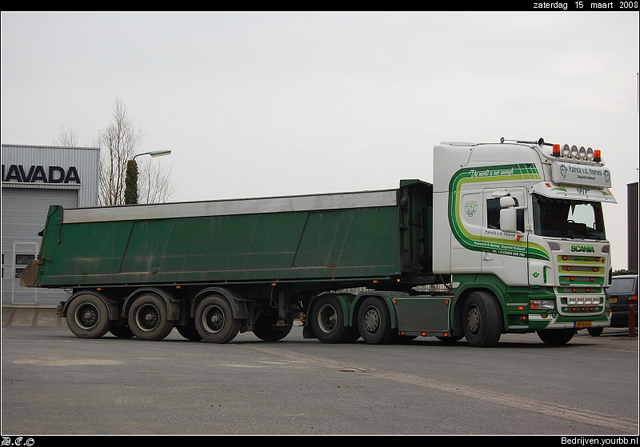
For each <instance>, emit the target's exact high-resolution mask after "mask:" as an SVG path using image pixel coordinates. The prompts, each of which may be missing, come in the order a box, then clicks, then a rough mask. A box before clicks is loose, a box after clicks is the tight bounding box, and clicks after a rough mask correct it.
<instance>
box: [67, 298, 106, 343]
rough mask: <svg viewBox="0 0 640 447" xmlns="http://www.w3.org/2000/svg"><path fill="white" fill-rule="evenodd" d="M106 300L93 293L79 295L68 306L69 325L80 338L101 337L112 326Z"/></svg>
mask: <svg viewBox="0 0 640 447" xmlns="http://www.w3.org/2000/svg"><path fill="white" fill-rule="evenodd" d="M111 324H112V322H111V320H109V312H108V310H107V306H106V305H105V303H104V301H102V300H101V299H100V298H99V297H97V296H95V295H91V294H83V295H78V296H77V297H75V298H74V299H73V301H71V303H69V307H68V308H67V326H69V329H70V330H71V332H73V333H74V334H75V335H76V336H78V337H80V338H100V337H102V336H103V335H104V334H106V333H107V332H108V331H109V329H110V328H111Z"/></svg>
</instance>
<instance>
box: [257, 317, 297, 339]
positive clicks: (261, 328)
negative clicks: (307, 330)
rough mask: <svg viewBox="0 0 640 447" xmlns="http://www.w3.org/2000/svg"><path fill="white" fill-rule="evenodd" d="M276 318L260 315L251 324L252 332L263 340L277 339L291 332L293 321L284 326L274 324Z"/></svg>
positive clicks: (276, 320)
mask: <svg viewBox="0 0 640 447" xmlns="http://www.w3.org/2000/svg"><path fill="white" fill-rule="evenodd" d="M277 322H278V318H277V317H276V316H272V315H261V316H259V317H258V319H257V320H256V322H255V324H254V326H253V334H254V335H255V336H256V337H258V338H259V339H260V340H263V341H278V340H282V339H283V338H285V337H286V336H287V335H289V332H291V328H292V327H293V323H292V322H291V321H289V323H291V324H287V325H286V326H276V323H277Z"/></svg>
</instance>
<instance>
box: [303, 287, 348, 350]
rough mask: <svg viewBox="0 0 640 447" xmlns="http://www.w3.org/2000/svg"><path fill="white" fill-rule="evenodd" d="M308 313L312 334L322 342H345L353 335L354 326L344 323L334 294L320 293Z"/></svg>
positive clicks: (342, 314) (338, 301)
mask: <svg viewBox="0 0 640 447" xmlns="http://www.w3.org/2000/svg"><path fill="white" fill-rule="evenodd" d="M309 315H310V320H309V325H310V326H311V330H312V331H313V335H314V336H315V337H316V338H317V339H318V340H320V341H321V342H322V343H345V342H348V341H352V340H353V338H354V337H355V334H354V330H355V328H353V327H351V326H345V325H344V311H343V309H342V305H341V304H340V300H339V299H338V297H336V296H335V295H331V294H327V295H320V296H319V297H318V298H317V299H316V300H315V301H314V302H313V305H312V306H311V310H310V312H309Z"/></svg>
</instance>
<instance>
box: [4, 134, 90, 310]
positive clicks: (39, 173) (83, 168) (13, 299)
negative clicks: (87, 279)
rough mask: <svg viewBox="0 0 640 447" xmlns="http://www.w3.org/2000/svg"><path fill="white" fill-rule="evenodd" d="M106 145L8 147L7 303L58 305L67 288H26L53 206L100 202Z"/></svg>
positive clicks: (5, 206)
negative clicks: (25, 274)
mask: <svg viewBox="0 0 640 447" xmlns="http://www.w3.org/2000/svg"><path fill="white" fill-rule="evenodd" d="M99 160H100V149H99V148H93V147H59V146H29V145H12V144H3V145H2V305H3V306H10V305H35V306H42V307H53V306H55V305H57V304H58V303H59V302H60V301H61V300H66V299H67V298H68V296H69V295H68V293H66V292H65V291H64V290H47V289H33V288H27V287H21V286H20V273H21V272H22V270H24V268H25V267H26V266H27V264H28V263H29V261H30V260H32V259H34V258H35V257H36V255H37V253H38V250H39V248H40V247H39V245H40V240H41V238H40V236H38V233H39V232H40V231H42V229H43V228H44V223H45V220H46V217H47V211H48V209H49V205H62V206H63V207H65V208H76V207H86V206H97V205H98V188H99V180H98V173H99Z"/></svg>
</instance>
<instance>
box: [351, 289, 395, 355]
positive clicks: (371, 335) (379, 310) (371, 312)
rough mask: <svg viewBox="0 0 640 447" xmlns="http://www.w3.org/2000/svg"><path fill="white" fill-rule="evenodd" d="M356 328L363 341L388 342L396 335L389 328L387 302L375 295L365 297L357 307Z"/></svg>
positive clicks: (389, 320)
mask: <svg viewBox="0 0 640 447" xmlns="http://www.w3.org/2000/svg"><path fill="white" fill-rule="evenodd" d="M358 330H359V331H360V335H361V336H362V338H363V339H364V341H365V342H367V343H370V344H384V343H390V342H391V341H393V340H394V338H395V337H396V335H397V331H396V330H392V329H391V314H390V313H389V308H388V307H387V303H386V302H385V301H384V300H383V299H381V298H376V297H369V298H366V299H365V300H364V301H363V302H362V304H361V305H360V308H359V309H358Z"/></svg>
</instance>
